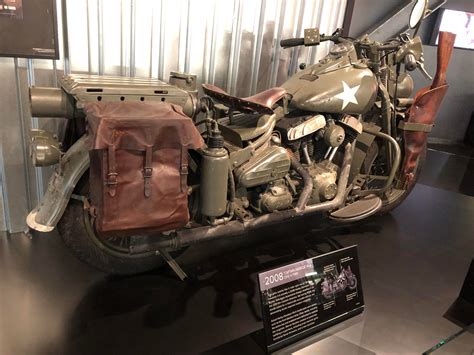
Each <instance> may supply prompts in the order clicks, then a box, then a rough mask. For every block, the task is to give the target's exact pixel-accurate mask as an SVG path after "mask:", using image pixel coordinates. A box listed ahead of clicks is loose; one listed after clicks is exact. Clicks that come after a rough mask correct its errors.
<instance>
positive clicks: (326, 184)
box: [235, 113, 362, 213]
mask: <svg viewBox="0 0 474 355" xmlns="http://www.w3.org/2000/svg"><path fill="white" fill-rule="evenodd" d="M361 132H362V125H361V123H360V122H359V120H358V119H357V118H355V117H352V116H349V115H338V116H337V117H335V118H333V117H331V116H329V115H326V116H325V115H322V114H307V115H302V114H301V113H300V114H293V115H291V114H290V115H287V116H285V117H283V118H281V119H280V120H279V121H278V122H277V123H276V125H275V129H274V132H273V136H272V140H271V144H270V145H269V146H268V147H266V148H264V149H263V151H261V152H258V153H257V154H255V156H254V157H253V158H252V159H251V160H250V161H249V162H247V163H246V164H244V165H242V166H241V167H239V168H238V169H236V170H235V176H236V182H237V186H238V187H240V188H245V189H246V191H248V192H249V194H248V200H249V206H250V207H251V208H252V210H254V211H255V212H257V213H268V212H274V211H276V210H285V209H288V208H291V207H292V206H293V205H294V201H295V200H296V199H297V197H298V196H299V193H300V191H301V189H302V186H303V182H302V180H301V177H300V176H299V175H298V174H297V173H296V171H293V170H292V169H291V166H290V165H291V164H290V156H291V155H292V156H294V157H295V158H296V159H297V160H298V161H299V162H300V163H301V164H302V165H303V167H304V168H305V169H306V170H307V171H308V173H309V174H310V176H311V177H312V180H313V191H312V194H311V197H310V200H309V204H315V203H320V202H323V201H327V200H331V199H333V198H334V197H335V196H336V192H337V184H336V182H337V177H338V172H339V166H338V164H337V163H335V162H333V160H335V159H334V157H335V156H336V152H337V151H338V148H339V147H340V146H341V145H343V144H345V143H346V142H352V141H353V140H354V139H355V138H356V137H357V135H358V134H360V133H361Z"/></svg>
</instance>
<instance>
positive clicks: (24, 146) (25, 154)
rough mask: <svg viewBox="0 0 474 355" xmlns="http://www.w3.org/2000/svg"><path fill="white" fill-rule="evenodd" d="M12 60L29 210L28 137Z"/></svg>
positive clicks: (14, 60)
mask: <svg viewBox="0 0 474 355" xmlns="http://www.w3.org/2000/svg"><path fill="white" fill-rule="evenodd" d="M13 62H14V64H15V84H16V97H17V98H18V114H19V121H20V129H21V146H22V150H23V161H24V164H25V170H26V171H25V188H26V206H27V208H28V210H31V208H32V204H31V195H32V192H31V181H30V173H29V169H28V167H27V165H26V164H27V162H28V161H29V156H28V152H27V146H28V139H27V137H26V127H25V117H24V116H23V102H22V99H21V80H20V69H19V65H18V58H13Z"/></svg>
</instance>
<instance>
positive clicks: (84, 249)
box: [57, 173, 164, 275]
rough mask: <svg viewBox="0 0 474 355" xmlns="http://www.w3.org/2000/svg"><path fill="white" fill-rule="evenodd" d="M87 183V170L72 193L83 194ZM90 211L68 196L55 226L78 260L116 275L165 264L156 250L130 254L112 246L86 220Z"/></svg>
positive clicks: (137, 271)
mask: <svg viewBox="0 0 474 355" xmlns="http://www.w3.org/2000/svg"><path fill="white" fill-rule="evenodd" d="M88 187H89V179H88V174H87V173H86V174H85V175H84V176H83V178H82V179H81V181H80V182H79V184H78V187H77V188H76V191H75V193H78V194H81V195H86V194H87V191H88ZM88 219H89V212H88V211H87V210H85V209H84V207H83V203H82V201H79V200H75V199H72V198H71V199H70V200H69V204H68V206H67V207H66V210H65V211H64V214H63V216H62V218H61V220H60V221H59V223H58V225H57V228H58V232H59V234H60V236H61V239H62V240H63V242H64V244H66V246H67V247H68V249H69V250H70V251H71V253H72V254H73V255H74V256H76V257H77V258H78V259H80V260H81V261H83V262H85V263H86V264H89V265H91V266H93V267H95V268H97V269H99V270H102V271H105V272H107V273H111V274H117V275H133V274H139V273H143V272H146V271H149V270H153V269H156V268H158V267H160V266H161V265H163V264H164V260H163V259H162V257H161V256H159V255H156V254H155V253H153V252H151V253H147V254H144V255H141V254H140V255H138V254H137V255H133V256H132V255H130V254H129V253H128V252H127V250H125V249H122V250H121V249H120V248H114V247H113V246H112V245H110V244H109V243H108V242H107V241H106V240H105V239H101V238H100V237H99V236H98V235H97V234H96V233H95V232H94V229H93V228H92V227H91V225H90V223H88Z"/></svg>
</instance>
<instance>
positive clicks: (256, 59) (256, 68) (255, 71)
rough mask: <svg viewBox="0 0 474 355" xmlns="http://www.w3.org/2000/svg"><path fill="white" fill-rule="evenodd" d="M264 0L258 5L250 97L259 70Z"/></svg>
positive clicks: (253, 92) (255, 85)
mask: <svg viewBox="0 0 474 355" xmlns="http://www.w3.org/2000/svg"><path fill="white" fill-rule="evenodd" d="M266 5H267V4H266V0H261V3H260V18H259V20H258V30H257V43H256V46H255V51H254V54H253V63H252V79H251V80H252V83H251V86H250V95H253V94H255V92H256V91H257V83H258V74H259V70H260V57H261V56H262V39H263V25H264V24H265V8H266Z"/></svg>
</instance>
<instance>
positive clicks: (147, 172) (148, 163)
mask: <svg viewBox="0 0 474 355" xmlns="http://www.w3.org/2000/svg"><path fill="white" fill-rule="evenodd" d="M152 160H153V146H151V145H147V146H146V147H145V165H144V166H143V180H144V193H145V197H150V196H151V177H152V175H153V166H152Z"/></svg>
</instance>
